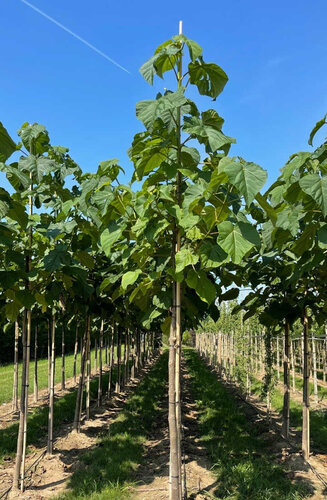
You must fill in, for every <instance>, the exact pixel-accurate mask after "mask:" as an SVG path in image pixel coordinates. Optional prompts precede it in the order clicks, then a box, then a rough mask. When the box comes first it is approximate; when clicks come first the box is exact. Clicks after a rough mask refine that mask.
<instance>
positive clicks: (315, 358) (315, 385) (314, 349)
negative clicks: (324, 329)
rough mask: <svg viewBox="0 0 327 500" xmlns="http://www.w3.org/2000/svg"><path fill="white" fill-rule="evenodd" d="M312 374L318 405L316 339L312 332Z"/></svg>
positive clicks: (314, 393)
mask: <svg viewBox="0 0 327 500" xmlns="http://www.w3.org/2000/svg"><path fill="white" fill-rule="evenodd" d="M311 341H312V374H313V395H314V399H315V402H316V403H318V380H317V352H316V340H315V338H314V333H313V332H312V338H311Z"/></svg>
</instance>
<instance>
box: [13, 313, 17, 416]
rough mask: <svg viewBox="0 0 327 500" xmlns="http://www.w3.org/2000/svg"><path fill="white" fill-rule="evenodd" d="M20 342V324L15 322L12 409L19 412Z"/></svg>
mask: <svg viewBox="0 0 327 500" xmlns="http://www.w3.org/2000/svg"><path fill="white" fill-rule="evenodd" d="M18 342H19V324H18V320H17V319H16V321H15V348H14V381H13V397H12V409H13V411H17V410H18V367H19V365H18V354H19V352H18Z"/></svg>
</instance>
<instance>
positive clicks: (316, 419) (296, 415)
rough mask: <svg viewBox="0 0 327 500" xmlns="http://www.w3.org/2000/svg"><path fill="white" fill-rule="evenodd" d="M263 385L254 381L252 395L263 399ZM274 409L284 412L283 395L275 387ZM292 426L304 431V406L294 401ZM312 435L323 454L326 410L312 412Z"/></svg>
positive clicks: (326, 442) (326, 439)
mask: <svg viewBox="0 0 327 500" xmlns="http://www.w3.org/2000/svg"><path fill="white" fill-rule="evenodd" d="M262 387H263V383H262V382H261V381H259V380H258V379H253V380H252V384H251V389H252V393H253V394H255V395H256V396H258V397H259V398H261V394H262ZM271 404H272V407H273V408H274V409H275V410H276V411H277V412H279V413H282V410H283V393H282V392H281V391H280V390H279V389H278V388H277V387H275V389H274V390H273V393H272V396H271ZM290 425H291V426H292V427H294V428H295V429H296V430H298V431H301V430H302V405H301V404H300V403H297V402H296V401H293V400H292V391H291V401H290ZM310 435H311V439H312V441H313V444H314V446H315V448H316V449H317V450H321V451H323V452H325V451H326V447H327V412H326V411H324V410H311V411H310Z"/></svg>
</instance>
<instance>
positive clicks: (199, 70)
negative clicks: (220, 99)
mask: <svg viewBox="0 0 327 500" xmlns="http://www.w3.org/2000/svg"><path fill="white" fill-rule="evenodd" d="M188 69H189V74H190V83H192V84H193V85H196V86H197V87H198V90H199V92H200V94H201V95H207V96H209V97H212V98H213V99H216V97H217V96H218V95H219V94H220V93H221V92H222V91H223V90H224V87H225V85H226V83H227V81H228V76H227V75H226V73H225V71H224V70H223V69H222V68H220V66H217V64H214V63H205V62H204V61H203V59H202V57H199V60H198V61H192V62H191V63H190V64H189V65H188Z"/></svg>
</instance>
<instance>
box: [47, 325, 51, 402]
mask: <svg viewBox="0 0 327 500" xmlns="http://www.w3.org/2000/svg"><path fill="white" fill-rule="evenodd" d="M50 386H51V327H50V319H48V397H50Z"/></svg>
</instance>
